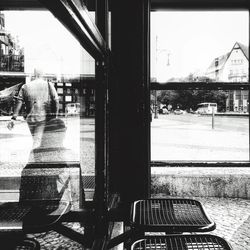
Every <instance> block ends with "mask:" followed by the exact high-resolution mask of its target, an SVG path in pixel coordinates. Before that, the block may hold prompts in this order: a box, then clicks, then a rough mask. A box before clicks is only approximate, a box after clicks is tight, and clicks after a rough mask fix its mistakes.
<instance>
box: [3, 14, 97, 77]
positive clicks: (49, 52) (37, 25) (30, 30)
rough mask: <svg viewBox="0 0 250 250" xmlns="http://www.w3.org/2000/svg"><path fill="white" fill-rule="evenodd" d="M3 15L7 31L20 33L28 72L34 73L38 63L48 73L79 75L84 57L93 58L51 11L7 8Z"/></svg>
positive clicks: (19, 37)
mask: <svg viewBox="0 0 250 250" xmlns="http://www.w3.org/2000/svg"><path fill="white" fill-rule="evenodd" d="M4 14H5V28H6V30H7V31H8V32H10V33H11V34H12V35H13V36H14V37H16V36H18V39H19V45H20V46H21V47H24V55H25V72H26V73H32V72H33V68H34V67H35V66H37V67H42V68H43V70H44V71H45V72H46V73H55V74H60V73H64V74H79V73H80V72H81V70H80V68H81V67H80V66H81V64H82V60H91V59H90V57H89V56H88V54H87V52H84V50H83V49H82V48H81V46H80V44H79V43H78V41H77V40H76V39H75V37H73V35H72V34H70V33H69V31H68V30H67V29H66V28H65V27H64V26H63V25H62V24H61V23H60V22H59V21H58V20H57V19H56V18H55V17H54V16H53V15H52V14H51V13H50V12H48V11H39V12H38V11H5V12H4ZM92 63H93V61H92ZM88 66H89V65H87V66H86V67H85V72H86V73H89V72H88V70H89V68H88ZM92 73H93V72H92Z"/></svg>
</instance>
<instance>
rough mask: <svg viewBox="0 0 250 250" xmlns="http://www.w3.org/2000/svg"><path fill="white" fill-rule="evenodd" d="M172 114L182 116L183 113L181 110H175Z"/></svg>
mask: <svg viewBox="0 0 250 250" xmlns="http://www.w3.org/2000/svg"><path fill="white" fill-rule="evenodd" d="M174 114H175V115H182V114H184V111H183V110H182V109H176V110H175V111H174Z"/></svg>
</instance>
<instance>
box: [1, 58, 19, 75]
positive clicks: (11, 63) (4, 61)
mask: <svg viewBox="0 0 250 250" xmlns="http://www.w3.org/2000/svg"><path fill="white" fill-rule="evenodd" d="M0 71H10V72H24V56H23V55H1V56H0Z"/></svg>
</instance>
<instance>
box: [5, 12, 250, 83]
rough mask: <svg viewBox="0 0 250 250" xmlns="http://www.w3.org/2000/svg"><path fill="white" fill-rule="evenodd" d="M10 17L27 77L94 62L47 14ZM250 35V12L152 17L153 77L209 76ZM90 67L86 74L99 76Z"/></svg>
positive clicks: (155, 14) (77, 70)
mask: <svg viewBox="0 0 250 250" xmlns="http://www.w3.org/2000/svg"><path fill="white" fill-rule="evenodd" d="M5 18H6V22H5V23H6V28H7V29H8V30H9V31H10V32H11V33H12V34H13V35H18V37H19V40H20V44H21V45H22V46H24V48H25V57H26V60H25V62H26V72H27V71H30V68H31V66H32V64H34V63H35V61H37V60H39V61H40V63H41V62H42V63H44V64H46V67H47V68H48V70H49V71H53V72H54V73H58V72H59V73H60V72H63V73H74V74H77V73H80V68H81V67H80V66H81V60H83V59H85V60H89V59H88V58H89V57H88V56H87V54H86V53H85V54H84V56H82V54H81V53H80V51H81V52H82V51H83V50H82V49H81V48H80V45H79V44H78V42H77V41H76V39H75V38H74V37H73V36H72V35H71V34H70V33H69V32H68V31H67V30H66V29H65V28H64V27H63V26H62V25H61V24H60V23H59V22H58V21H57V19H56V18H54V17H53V16H52V14H50V13H49V12H47V11H42V12H41V11H40V12H37V11H9V12H8V11H5ZM248 35H249V14H248V12H247V11H168V12H152V14H151V77H157V78H158V81H166V80H167V79H168V78H170V77H181V76H186V75H188V74H189V73H191V72H204V71H205V70H206V68H207V67H208V66H209V64H210V63H211V61H212V60H213V59H214V58H215V57H218V56H220V55H222V54H225V53H227V52H229V51H230V50H231V49H232V47H233V45H234V43H235V42H236V41H238V42H241V43H243V44H246V45H248V41H249V37H248ZM156 40H157V42H156ZM156 51H157V52H156ZM80 55H81V56H80ZM168 58H169V63H170V65H167V63H168ZM90 64H91V63H89V65H87V66H85V69H84V72H86V73H91V71H93V67H91V66H90ZM92 64H93V61H92ZM88 67H89V68H88ZM92 73H93V72H92Z"/></svg>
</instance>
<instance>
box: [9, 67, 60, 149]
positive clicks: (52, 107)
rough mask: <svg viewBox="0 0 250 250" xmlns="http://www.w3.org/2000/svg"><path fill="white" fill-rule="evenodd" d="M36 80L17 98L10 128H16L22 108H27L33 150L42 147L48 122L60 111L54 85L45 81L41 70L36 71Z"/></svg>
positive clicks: (25, 87) (26, 116)
mask: <svg viewBox="0 0 250 250" xmlns="http://www.w3.org/2000/svg"><path fill="white" fill-rule="evenodd" d="M34 78H35V79H34V80H32V81H30V82H28V83H26V84H24V85H23V86H22V88H21V89H20V91H19V94H18V96H17V103H16V107H15V108H14V113H13V116H12V118H11V121H10V122H9V124H8V128H12V127H13V126H14V121H15V120H16V118H17V116H18V114H19V112H20V110H21V107H22V105H23V104H25V106H26V115H25V119H26V121H27V123H28V126H29V129H30V132H31V135H32V138H33V148H37V147H39V146H40V143H41V138H42V135H43V130H44V127H45V124H46V121H48V120H50V119H52V118H55V117H56V116H57V113H58V109H59V98H58V95H57V92H56V89H55V87H54V86H53V84H51V83H49V82H47V81H45V80H44V79H43V72H42V70H41V69H39V68H36V69H35V70H34Z"/></svg>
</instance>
